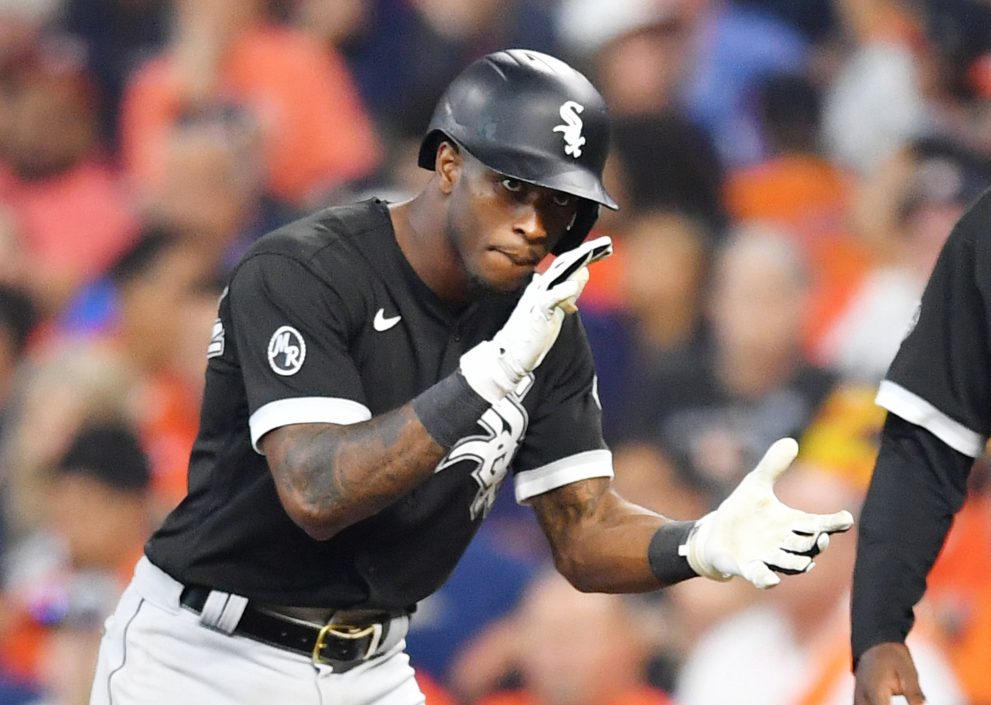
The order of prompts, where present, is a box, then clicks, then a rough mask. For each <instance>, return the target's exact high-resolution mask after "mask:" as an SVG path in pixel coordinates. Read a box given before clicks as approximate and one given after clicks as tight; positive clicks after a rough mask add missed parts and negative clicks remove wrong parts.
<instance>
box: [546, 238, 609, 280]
mask: <svg viewBox="0 0 991 705" xmlns="http://www.w3.org/2000/svg"><path fill="white" fill-rule="evenodd" d="M598 239H601V238H597V239H596V240H587V241H585V242H583V243H582V244H580V245H579V246H578V247H575V248H573V249H571V250H568V251H567V252H563V253H561V254H560V255H558V256H557V257H555V258H554V261H553V262H551V266H550V267H548V268H547V271H546V272H544V276H545V277H546V278H547V279H548V280H549V281H553V280H554V278H555V277H557V276H559V275H561V274H563V273H564V272H565V270H567V269H570V268H572V267H582V266H584V265H586V264H588V263H589V261H591V259H592V256H593V254H595V253H596V246H595V243H596V242H597V240H598ZM599 249H601V248H599Z"/></svg>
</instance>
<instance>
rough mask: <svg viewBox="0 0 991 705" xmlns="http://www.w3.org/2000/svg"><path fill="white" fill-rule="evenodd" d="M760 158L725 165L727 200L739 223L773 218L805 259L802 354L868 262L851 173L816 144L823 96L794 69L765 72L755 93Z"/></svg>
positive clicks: (838, 310)
mask: <svg viewBox="0 0 991 705" xmlns="http://www.w3.org/2000/svg"><path fill="white" fill-rule="evenodd" d="M755 102H756V104H757V113H758V117H759V127H760V134H761V140H762V141H763V143H764V144H765V149H766V155H765V157H764V158H763V159H761V160H760V161H758V162H757V163H754V164H751V165H748V166H744V167H740V168H736V169H733V170H731V172H730V174H729V175H728V179H727V192H726V200H727V207H728V209H729V211H730V214H731V215H732V217H733V218H734V220H736V221H737V222H746V221H753V220H757V221H762V222H766V223H774V224H776V225H778V226H780V227H782V228H784V229H785V231H786V232H788V233H790V234H792V235H794V237H795V238H796V240H797V242H798V243H799V244H800V245H801V247H802V249H803V250H804V252H805V256H806V258H807V259H808V260H809V270H810V276H811V290H810V292H809V298H810V301H809V308H810V313H809V315H808V316H807V318H806V326H805V343H804V347H805V349H806V351H807V352H810V353H811V351H813V350H814V347H815V344H816V343H817V341H818V340H819V338H820V337H821V336H822V335H823V334H824V331H825V330H826V329H827V328H828V326H829V324H830V323H831V322H832V321H833V319H834V318H835V317H836V316H837V315H838V314H839V312H840V310H841V309H842V307H843V306H844V305H845V304H846V302H847V300H848V299H849V297H850V296H851V295H852V293H853V290H854V289H855V287H856V285H857V284H858V283H859V281H860V279H861V278H862V277H863V274H864V272H865V270H866V269H867V268H868V266H869V265H870V262H871V252H870V250H869V249H868V248H867V246H866V245H865V244H864V243H862V242H861V241H860V239H859V238H857V237H855V236H854V235H853V234H852V233H851V232H850V230H849V227H848V225H847V222H846V220H847V212H848V210H849V204H848V201H849V193H850V191H851V189H852V187H853V186H854V183H853V179H852V177H851V176H850V175H849V174H847V173H846V172H845V171H844V170H842V169H840V168H839V167H837V166H836V164H834V163H833V162H831V161H830V160H829V159H828V158H827V157H826V155H825V154H824V153H823V151H822V149H821V145H820V142H821V127H822V124H821V94H820V90H819V88H818V86H817V85H816V84H815V83H814V82H813V80H812V79H811V78H809V77H807V76H805V75H803V74H799V73H782V74H775V75H773V76H770V77H768V78H767V79H766V80H765V81H764V82H763V83H762V84H761V86H760V88H759V89H758V90H757V91H756V97H755Z"/></svg>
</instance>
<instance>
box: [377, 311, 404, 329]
mask: <svg viewBox="0 0 991 705" xmlns="http://www.w3.org/2000/svg"><path fill="white" fill-rule="evenodd" d="M401 318H402V316H392V317H390V318H386V317H385V309H384V308H380V309H379V310H378V311H376V312H375V318H374V319H373V320H372V327H373V328H374V329H375V330H377V331H378V332H379V333H382V332H384V331H387V330H389V329H390V328H392V327H393V326H394V325H396V324H397V323H399V320H400V319H401Z"/></svg>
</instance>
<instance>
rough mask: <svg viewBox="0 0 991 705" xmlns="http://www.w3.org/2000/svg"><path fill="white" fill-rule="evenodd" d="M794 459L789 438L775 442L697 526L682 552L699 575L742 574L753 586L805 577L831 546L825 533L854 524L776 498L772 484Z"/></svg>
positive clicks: (795, 451) (847, 517)
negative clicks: (788, 576)
mask: <svg viewBox="0 0 991 705" xmlns="http://www.w3.org/2000/svg"><path fill="white" fill-rule="evenodd" d="M796 455H798V443H796V442H795V441H794V440H793V439H791V438H782V439H781V440H778V441H775V443H773V444H772V445H771V447H770V448H769V449H768V451H767V453H765V454H764V457H763V458H762V459H761V461H760V462H759V463H758V464H757V467H756V468H754V469H753V470H752V471H751V472H750V473H749V474H748V475H747V476H746V477H745V478H743V481H742V482H740V484H739V485H738V486H737V487H736V489H735V490H733V493H732V494H731V495H730V496H729V497H727V498H726V499H725V500H724V501H723V503H722V504H720V505H719V507H718V508H717V509H716V510H715V511H713V512H710V513H709V514H707V515H705V516H704V517H702V518H701V519H699V520H698V521H697V522H696V523H695V528H694V529H693V530H692V533H691V534H690V535H689V538H688V541H687V542H686V544H685V545H684V546H683V547H682V548H681V550H682V552H684V553H685V555H686V557H687V558H688V563H689V565H690V566H691V567H692V570H694V571H695V572H696V573H698V574H699V575H702V576H704V577H707V578H711V579H713V580H729V579H730V578H732V577H733V576H740V577H742V578H744V579H746V580H748V581H750V582H751V583H752V584H753V585H754V586H755V587H758V588H768V587H772V586H774V585H777V584H778V583H779V582H781V577H780V576H779V575H778V573H785V574H795V573H804V572H807V571H809V570H811V569H812V567H813V566H814V565H815V563H814V562H813V560H812V558H813V557H814V556H816V555H817V554H819V553H820V552H821V551H824V550H825V549H826V547H827V546H828V545H829V535H830V534H833V533H836V532H838V531H846V530H847V529H849V528H850V527H851V526H853V516H852V515H851V514H850V512H847V511H840V512H836V513H835V514H809V513H807V512H803V511H801V510H798V509H793V508H792V507H789V506H787V505H785V504H782V502H781V501H780V500H779V499H778V498H777V497H776V496H775V495H774V481H775V480H777V478H778V477H779V476H780V475H781V473H783V472H784V471H785V470H786V469H787V468H788V466H789V465H791V462H792V461H793V460H794V459H795V456H796Z"/></svg>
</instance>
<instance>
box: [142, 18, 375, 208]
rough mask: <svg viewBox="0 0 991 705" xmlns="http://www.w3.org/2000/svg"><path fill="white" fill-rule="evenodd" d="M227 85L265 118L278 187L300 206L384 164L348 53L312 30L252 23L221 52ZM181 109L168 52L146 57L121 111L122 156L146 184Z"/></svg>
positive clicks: (222, 90)
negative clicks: (315, 37) (331, 47)
mask: <svg viewBox="0 0 991 705" xmlns="http://www.w3.org/2000/svg"><path fill="white" fill-rule="evenodd" d="M219 84H220V85H219V87H218V89H217V95H216V96H215V97H216V98H217V99H218V100H221V101H223V100H226V101H234V102H236V103H237V104H238V105H241V106H243V107H246V108H248V109H250V111H251V112H252V115H253V116H254V118H255V119H257V120H258V121H259V123H260V126H261V129H262V131H263V135H264V141H265V144H264V149H265V158H266V165H267V170H268V186H269V188H270V189H271V191H272V193H274V194H275V195H276V196H278V197H280V198H282V199H284V200H286V201H288V202H290V203H293V204H298V205H302V204H304V202H305V200H306V199H307V198H311V197H313V196H314V195H317V194H319V192H320V191H322V190H325V189H328V188H331V187H333V186H335V185H337V184H340V183H341V182H344V181H348V180H351V179H356V178H360V177H363V176H367V175H368V174H370V173H371V172H372V171H373V170H374V168H375V167H376V166H377V165H378V163H379V160H380V157H381V147H380V145H379V142H378V138H377V136H376V135H375V132H374V129H373V126H372V123H371V121H370V119H369V117H368V115H367V114H366V113H365V111H364V109H363V107H362V105H361V101H360V97H359V95H358V91H357V89H356V87H355V86H354V83H353V81H352V80H351V77H350V74H349V73H348V70H347V67H346V66H345V64H344V61H343V60H342V59H341V58H340V56H338V55H336V54H334V53H331V52H329V51H327V50H326V49H325V48H323V47H322V46H320V45H319V44H318V43H317V42H315V41H314V40H312V39H311V38H309V37H307V36H306V35H304V34H302V33H300V32H296V31H294V30H292V29H289V28H284V27H278V26H272V25H258V26H255V27H253V28H251V29H248V30H245V31H244V32H243V33H242V34H241V35H240V36H238V37H237V38H236V39H235V40H234V41H233V43H232V45H231V47H230V48H229V50H228V52H227V54H226V56H225V57H224V59H223V60H222V64H221V67H220V72H219ZM182 111H183V99H182V87H181V86H180V85H178V84H177V80H176V78H175V75H174V73H173V67H172V58H171V57H170V55H169V54H167V53H166V54H164V55H163V56H161V57H159V58H156V59H153V60H151V61H149V62H148V63H146V64H145V65H144V66H142V67H141V68H140V69H139V70H138V72H137V73H136V75H135V76H134V77H133V78H132V80H131V82H130V84H129V86H128V88H127V91H126V93H125V99H124V103H123V111H122V112H123V115H122V146H123V153H124V159H125V162H126V165H127V167H128V169H129V171H130V173H131V175H132V176H133V177H134V178H135V180H136V183H137V184H138V185H139V186H141V185H148V184H153V183H155V182H156V180H157V179H158V178H159V177H161V174H162V170H163V168H164V160H165V150H166V145H167V139H168V132H169V128H170V127H171V126H172V125H173V124H174V123H175V121H176V120H177V119H178V118H179V116H180V115H181V113H182Z"/></svg>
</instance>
